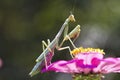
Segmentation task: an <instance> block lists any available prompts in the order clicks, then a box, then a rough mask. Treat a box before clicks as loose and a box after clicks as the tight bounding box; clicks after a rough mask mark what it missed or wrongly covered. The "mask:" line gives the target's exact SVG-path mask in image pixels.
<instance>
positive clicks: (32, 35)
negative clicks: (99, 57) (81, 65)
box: [0, 0, 120, 80]
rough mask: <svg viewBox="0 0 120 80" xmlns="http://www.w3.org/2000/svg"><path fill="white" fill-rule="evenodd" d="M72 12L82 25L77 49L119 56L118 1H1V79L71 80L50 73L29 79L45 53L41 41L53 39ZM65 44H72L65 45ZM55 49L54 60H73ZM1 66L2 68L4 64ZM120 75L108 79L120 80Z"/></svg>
mask: <svg viewBox="0 0 120 80" xmlns="http://www.w3.org/2000/svg"><path fill="white" fill-rule="evenodd" d="M70 11H73V14H74V15H75V18H76V23H71V24H70V27H69V28H70V30H71V29H73V28H74V27H75V25H77V24H80V25H81V30H82V31H81V35H80V37H79V38H78V39H77V40H76V41H75V44H76V46H77V47H79V46H83V47H97V48H98V47H99V48H102V49H104V51H105V52H106V57H107V56H112V57H119V56H120V49H119V48H120V1H119V0H0V80H72V79H71V75H70V74H63V73H54V72H48V73H44V74H38V75H36V76H34V77H32V78H30V76H28V73H29V72H30V71H31V69H32V68H33V66H34V65H35V59H36V58H37V57H38V56H39V55H40V53H41V52H42V43H41V41H42V40H47V39H48V38H49V39H50V40H52V39H53V38H54V36H55V35H56V34H57V32H58V31H59V29H60V27H61V25H62V24H63V22H64V20H65V19H66V18H67V17H68V16H69V13H70ZM64 45H70V43H69V42H68V43H65V44H64ZM68 53H69V52H68V50H64V51H57V50H55V57H54V59H53V61H54V60H59V59H70V57H69V55H68ZM1 64H2V65H1ZM119 79H120V74H109V75H106V77H105V80H119Z"/></svg>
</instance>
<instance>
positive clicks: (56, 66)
mask: <svg viewBox="0 0 120 80" xmlns="http://www.w3.org/2000/svg"><path fill="white" fill-rule="evenodd" d="M46 71H55V72H64V73H81V72H82V68H78V67H77V66H76V61H75V60H70V61H64V60H62V61H58V62H55V63H52V64H51V65H50V66H48V68H47V69H44V70H43V71H42V72H46Z"/></svg>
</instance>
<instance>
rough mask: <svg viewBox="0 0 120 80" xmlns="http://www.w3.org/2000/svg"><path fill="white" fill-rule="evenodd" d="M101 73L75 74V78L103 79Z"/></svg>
mask: <svg viewBox="0 0 120 80" xmlns="http://www.w3.org/2000/svg"><path fill="white" fill-rule="evenodd" d="M101 78H102V75H101V74H89V75H81V74H75V75H74V76H73V80H101Z"/></svg>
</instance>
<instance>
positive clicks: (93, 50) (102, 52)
mask: <svg viewBox="0 0 120 80" xmlns="http://www.w3.org/2000/svg"><path fill="white" fill-rule="evenodd" d="M90 52H95V53H100V54H105V53H104V51H103V50H102V49H99V48H83V47H80V48H75V49H73V50H72V51H71V54H73V55H76V54H80V53H90Z"/></svg>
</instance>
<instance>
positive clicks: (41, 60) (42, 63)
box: [29, 14, 80, 77]
mask: <svg viewBox="0 0 120 80" xmlns="http://www.w3.org/2000/svg"><path fill="white" fill-rule="evenodd" d="M69 22H75V18H74V15H73V14H70V15H69V17H68V18H67V19H66V20H65V22H64V24H63V25H62V27H61V29H60V30H59V32H58V33H57V35H56V36H55V38H54V39H53V40H52V41H51V42H50V40H49V39H48V40H47V42H48V43H46V42H45V41H42V43H43V52H42V53H41V55H40V56H39V57H38V58H37V59H36V62H37V63H36V65H35V66H34V68H33V69H32V71H31V72H30V73H29V75H30V76H31V77H32V76H34V75H36V74H37V73H39V72H40V70H41V69H42V68H43V67H46V68H47V65H49V64H51V60H52V57H53V56H54V49H55V48H56V49H57V50H63V49H69V51H71V49H70V48H69V46H66V47H61V46H62V45H63V43H64V42H65V41H67V40H69V41H70V42H71V44H72V45H73V47H74V48H75V46H74V44H73V41H72V40H71V39H72V38H73V39H74V40H75V39H77V37H78V36H79V34H80V25H77V26H76V27H75V28H74V29H73V30H72V31H71V32H70V33H69V34H68V23H69ZM63 31H64V38H63V40H62V42H61V43H60V45H59V39H60V37H61V35H62V33H63ZM45 47H46V48H45ZM71 56H72V55H71Z"/></svg>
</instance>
